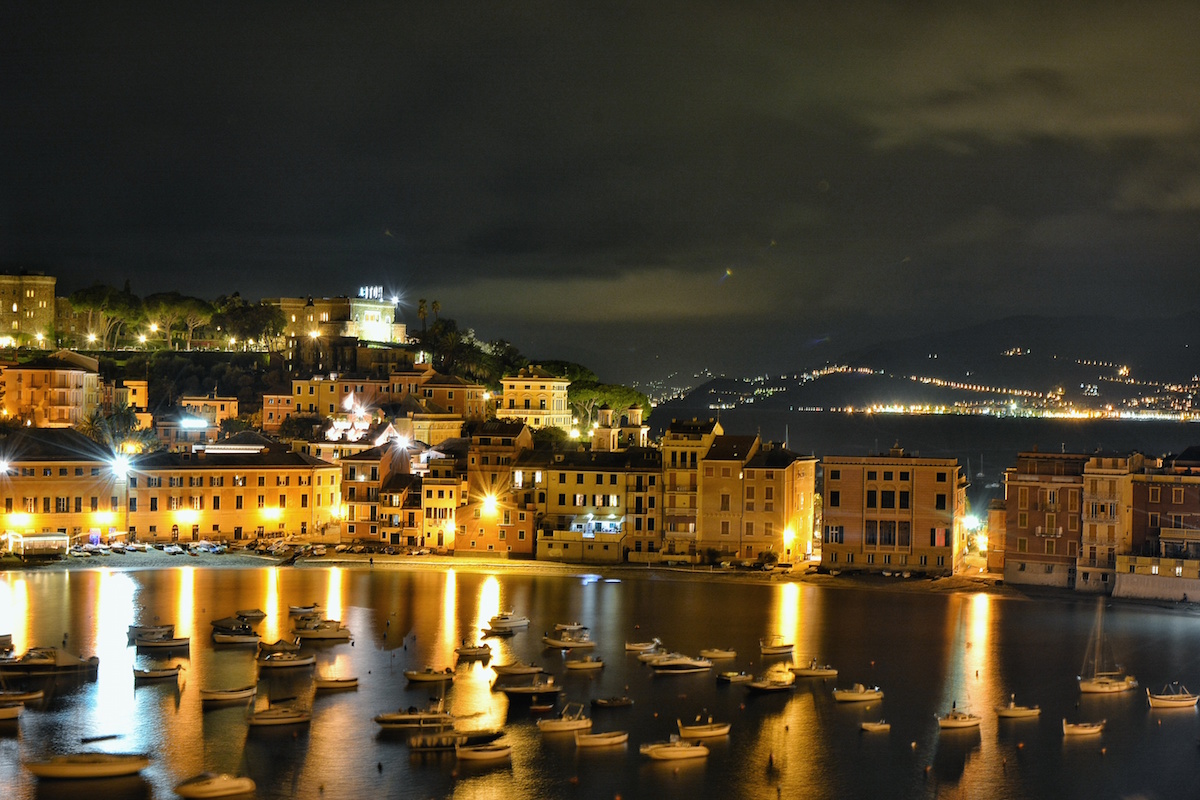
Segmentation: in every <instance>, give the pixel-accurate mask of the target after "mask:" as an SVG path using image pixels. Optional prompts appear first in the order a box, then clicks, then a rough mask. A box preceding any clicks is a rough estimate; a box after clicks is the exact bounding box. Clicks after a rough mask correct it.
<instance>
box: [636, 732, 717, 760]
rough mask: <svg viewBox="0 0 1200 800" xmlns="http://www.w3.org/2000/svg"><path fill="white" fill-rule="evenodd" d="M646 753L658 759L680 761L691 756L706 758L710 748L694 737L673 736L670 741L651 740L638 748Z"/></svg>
mask: <svg viewBox="0 0 1200 800" xmlns="http://www.w3.org/2000/svg"><path fill="white" fill-rule="evenodd" d="M638 751H639V752H640V753H641V754H642V755H644V756H649V757H650V758H653V759H654V760H656V761H679V760H683V759H689V758H706V757H707V756H708V748H707V747H706V746H705V745H704V743H703V742H700V741H697V740H694V739H681V738H679V737H678V736H672V737H671V740H670V741H669V742H650V743H648V744H644V745H642V746H641V747H639V748H638Z"/></svg>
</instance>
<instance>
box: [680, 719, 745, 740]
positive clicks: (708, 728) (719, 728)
mask: <svg viewBox="0 0 1200 800" xmlns="http://www.w3.org/2000/svg"><path fill="white" fill-rule="evenodd" d="M675 724H676V725H678V726H679V737H680V738H681V739H711V738H713V737H716V736H728V735H729V729H730V728H732V727H733V723H732V722H713V718H712V717H709V718H708V722H700V718H699V717H696V721H695V722H694V723H692V724H690V725H684V724H683V720H681V719H676V720H675Z"/></svg>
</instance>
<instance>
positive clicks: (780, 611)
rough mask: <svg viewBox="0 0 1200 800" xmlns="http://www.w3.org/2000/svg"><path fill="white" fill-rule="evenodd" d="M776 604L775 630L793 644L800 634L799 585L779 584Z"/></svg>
mask: <svg viewBox="0 0 1200 800" xmlns="http://www.w3.org/2000/svg"><path fill="white" fill-rule="evenodd" d="M777 602H778V605H777V606H776V612H775V616H776V623H775V630H776V631H777V632H778V633H779V635H780V636H782V637H783V638H784V639H785V640H787V641H789V642H791V643H793V644H795V643H796V642H797V636H798V635H799V633H800V616H801V614H800V584H798V583H783V584H780V586H779V593H778V601H777Z"/></svg>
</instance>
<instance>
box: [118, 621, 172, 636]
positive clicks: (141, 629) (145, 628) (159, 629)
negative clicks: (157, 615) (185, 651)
mask: <svg viewBox="0 0 1200 800" xmlns="http://www.w3.org/2000/svg"><path fill="white" fill-rule="evenodd" d="M174 635H175V625H174V623H172V624H170V625H130V626H129V638H130V639H155V638H165V637H168V636H174Z"/></svg>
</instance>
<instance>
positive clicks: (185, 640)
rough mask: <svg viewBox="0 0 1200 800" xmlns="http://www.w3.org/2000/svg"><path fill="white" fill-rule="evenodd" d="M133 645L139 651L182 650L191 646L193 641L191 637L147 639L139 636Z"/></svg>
mask: <svg viewBox="0 0 1200 800" xmlns="http://www.w3.org/2000/svg"><path fill="white" fill-rule="evenodd" d="M133 643H134V644H135V645H137V648H138V649H139V650H155V649H157V650H182V649H183V648H185V647H188V646H190V645H191V643H192V639H191V637H189V636H176V637H168V636H164V637H162V638H161V639H147V638H145V637H142V636H139V637H138V638H136V639H134V640H133Z"/></svg>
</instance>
